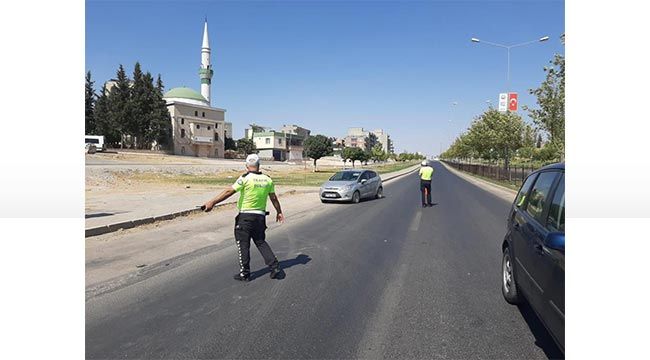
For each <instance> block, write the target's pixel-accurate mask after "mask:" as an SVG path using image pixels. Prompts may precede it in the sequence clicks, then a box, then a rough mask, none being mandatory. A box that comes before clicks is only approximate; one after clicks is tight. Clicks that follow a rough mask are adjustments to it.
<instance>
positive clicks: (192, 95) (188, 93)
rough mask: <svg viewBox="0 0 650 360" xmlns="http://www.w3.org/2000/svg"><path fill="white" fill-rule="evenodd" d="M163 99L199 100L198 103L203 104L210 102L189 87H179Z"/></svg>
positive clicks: (166, 94)
mask: <svg viewBox="0 0 650 360" xmlns="http://www.w3.org/2000/svg"><path fill="white" fill-rule="evenodd" d="M163 98H166V99H168V98H179V99H192V100H197V101H202V102H206V103H207V102H208V100H206V98H204V97H203V95H201V94H200V93H199V92H197V91H195V90H193V89H190V88H188V87H177V88H173V89H171V90H169V91H168V92H167V93H165V95H164V96H163Z"/></svg>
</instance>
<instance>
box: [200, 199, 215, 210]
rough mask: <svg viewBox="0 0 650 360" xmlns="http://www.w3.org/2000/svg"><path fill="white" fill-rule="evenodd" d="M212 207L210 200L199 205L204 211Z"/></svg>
mask: <svg viewBox="0 0 650 360" xmlns="http://www.w3.org/2000/svg"><path fill="white" fill-rule="evenodd" d="M213 207H214V204H213V203H212V201H208V202H207V203H205V204H203V206H201V210H203V211H205V212H209V211H210V210H212V208H213Z"/></svg>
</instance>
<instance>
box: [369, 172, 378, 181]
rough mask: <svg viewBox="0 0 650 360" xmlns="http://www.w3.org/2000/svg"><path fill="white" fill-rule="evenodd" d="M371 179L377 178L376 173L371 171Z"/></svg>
mask: <svg viewBox="0 0 650 360" xmlns="http://www.w3.org/2000/svg"><path fill="white" fill-rule="evenodd" d="M370 177H371V178H372V179H374V178H376V177H377V173H376V172H374V171H371V172H370Z"/></svg>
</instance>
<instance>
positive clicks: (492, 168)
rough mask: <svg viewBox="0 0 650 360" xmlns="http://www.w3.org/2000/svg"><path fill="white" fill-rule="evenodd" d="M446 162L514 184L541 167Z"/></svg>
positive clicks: (452, 165)
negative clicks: (506, 167) (507, 166)
mask: <svg viewBox="0 0 650 360" xmlns="http://www.w3.org/2000/svg"><path fill="white" fill-rule="evenodd" d="M444 162H445V164H447V165H449V166H451V167H453V168H455V169H458V170H461V171H466V172H469V173H472V174H475V175H478V176H482V177H486V178H488V179H492V180H497V181H501V182H506V183H510V184H512V185H514V186H520V185H521V184H522V182H523V181H524V180H526V177H528V175H530V174H531V173H532V172H533V171H535V170H537V169H539V167H534V166H532V165H528V166H527V165H519V166H510V168H509V169H505V168H504V166H503V165H486V164H469V163H462V162H456V161H446V160H445V161H444Z"/></svg>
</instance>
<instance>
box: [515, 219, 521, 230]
mask: <svg viewBox="0 0 650 360" xmlns="http://www.w3.org/2000/svg"><path fill="white" fill-rule="evenodd" d="M513 227H514V228H515V230H519V228H521V225H519V223H518V222H516V221H515V224H514V225H513Z"/></svg>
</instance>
